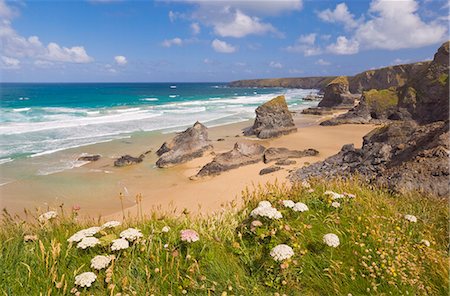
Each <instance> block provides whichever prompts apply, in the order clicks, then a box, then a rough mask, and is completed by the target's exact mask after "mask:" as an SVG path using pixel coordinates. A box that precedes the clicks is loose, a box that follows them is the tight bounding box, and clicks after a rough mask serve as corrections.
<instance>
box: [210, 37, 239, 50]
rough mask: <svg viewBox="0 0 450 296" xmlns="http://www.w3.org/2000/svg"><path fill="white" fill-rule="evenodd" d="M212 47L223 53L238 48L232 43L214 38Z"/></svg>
mask: <svg viewBox="0 0 450 296" xmlns="http://www.w3.org/2000/svg"><path fill="white" fill-rule="evenodd" d="M211 46H212V48H213V49H214V50H215V51H217V52H221V53H233V52H235V51H236V50H237V48H236V47H235V46H232V45H231V44H228V43H226V42H225V41H222V40H219V39H214V40H213V41H212V42H211Z"/></svg>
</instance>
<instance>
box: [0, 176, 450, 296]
mask: <svg viewBox="0 0 450 296" xmlns="http://www.w3.org/2000/svg"><path fill="white" fill-rule="evenodd" d="M329 190H332V191H333V192H327V191H329ZM344 192H348V193H351V194H347V195H343V194H341V193H344ZM325 193H326V194H325ZM352 194H354V195H355V197H353V195H352ZM243 198H244V203H243V207H242V208H237V207H230V209H229V210H227V211H225V212H221V213H220V214H216V215H214V216H211V217H206V218H205V217H190V216H189V214H185V215H183V216H182V217H178V218H173V217H170V216H164V215H157V214H153V215H151V216H149V217H146V218H144V217H141V218H136V219H127V220H126V221H124V222H123V224H122V225H120V226H117V227H115V228H104V229H102V230H100V231H98V232H97V233H96V234H94V236H95V237H97V238H99V241H100V244H98V245H96V246H93V247H90V248H89V247H88V248H86V249H79V248H77V243H69V242H67V239H68V238H69V237H71V236H72V235H73V234H74V233H75V232H77V231H79V230H80V229H83V228H86V227H91V226H99V225H101V223H100V221H95V220H89V221H78V219H77V214H76V213H77V212H76V210H75V211H72V212H70V213H65V212H63V211H61V210H60V211H59V212H58V216H57V217H56V218H52V217H53V215H47V216H45V217H41V219H40V220H41V222H39V221H38V220H39V219H36V218H33V215H31V214H30V213H28V217H27V219H26V220H27V222H25V221H22V220H19V219H18V218H13V217H11V216H10V215H8V214H7V213H6V212H5V213H4V217H3V220H2V227H1V229H0V250H1V252H0V274H1V278H2V281H1V282H0V291H1V293H2V294H3V295H70V294H71V293H72V294H75V295H152V294H153V295H169V294H170V295H184V294H187V295H282V294H286V295H350V294H351V295H407V294H409V295H448V294H449V282H448V281H449V265H448V263H449V256H448V253H447V251H448V250H447V247H448V245H449V237H448V229H447V226H448V219H449V213H448V208H447V202H446V201H443V200H436V199H432V198H427V197H424V196H421V195H420V194H417V193H411V194H404V195H394V194H392V193H389V192H386V191H384V190H380V189H374V188H370V187H367V186H365V185H362V184H361V183H359V182H358V181H345V182H344V181H336V182H334V183H330V182H328V183H321V182H315V183H313V184H312V186H311V188H309V186H308V184H303V186H298V187H293V188H287V187H285V186H282V185H276V184H275V185H267V186H265V187H260V188H257V189H256V190H255V191H253V192H250V191H247V192H244V193H243ZM261 200H267V201H269V202H270V203H271V204H272V206H273V207H275V208H276V209H277V210H278V211H279V213H281V214H282V216H283V217H282V218H281V219H269V218H266V217H251V215H250V213H251V211H252V210H253V209H254V208H255V207H257V205H258V202H259V201H261ZM282 200H292V201H294V202H303V203H304V204H306V205H307V207H308V208H309V210H308V211H304V212H300V211H294V210H293V208H289V207H286V206H285V205H283V204H282V203H281V201H282ZM336 202H338V203H339V206H338V205H337V204H336ZM286 204H287V203H286ZM406 214H408V215H414V216H415V217H417V222H414V219H413V218H411V217H412V216H411V217H409V216H407V218H408V219H409V220H408V219H405V215H406ZM46 217H47V218H49V220H48V221H46ZM43 218H44V219H43ZM255 220H257V221H259V222H254V221H255ZM166 226H169V227H170V229H169V228H168V227H166ZM127 227H134V228H137V229H139V230H140V231H141V232H142V234H143V237H141V238H138V239H136V240H134V241H133V242H130V247H129V248H127V249H124V250H120V251H111V248H110V245H111V241H112V240H114V239H116V238H118V237H119V235H120V233H121V231H123V230H124V229H126V228H127ZM183 229H193V230H195V231H196V232H198V234H199V240H198V241H194V242H187V241H182V239H181V238H180V231H181V230H183ZM128 233H133V231H128ZM327 233H333V234H335V235H337V237H338V238H339V241H340V244H339V245H338V246H337V247H335V248H334V247H331V246H329V245H326V244H324V242H323V236H324V235H325V234H327ZM25 240H27V241H25ZM428 243H429V244H428ZM279 244H286V245H288V246H290V247H291V248H292V250H293V252H294V255H293V256H292V257H290V258H287V259H285V260H283V261H280V262H277V261H275V260H274V258H272V256H271V254H270V252H271V250H272V248H274V247H275V246H277V245H279ZM107 254H109V255H114V257H113V258H112V261H111V263H109V266H108V267H106V269H101V270H99V271H97V270H95V269H93V268H92V267H91V259H92V258H93V257H94V256H96V255H107ZM289 256H290V255H289ZM83 272H94V273H95V274H96V276H97V277H96V280H95V281H94V282H93V283H92V286H91V287H84V288H82V287H80V286H76V285H75V276H76V275H78V274H81V273H83Z"/></svg>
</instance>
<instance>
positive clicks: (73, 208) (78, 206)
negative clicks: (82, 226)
mask: <svg viewBox="0 0 450 296" xmlns="http://www.w3.org/2000/svg"><path fill="white" fill-rule="evenodd" d="M80 209H81V207H80V205H73V206H72V212H78V211H79V210H80Z"/></svg>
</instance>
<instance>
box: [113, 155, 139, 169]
mask: <svg viewBox="0 0 450 296" xmlns="http://www.w3.org/2000/svg"><path fill="white" fill-rule="evenodd" d="M144 157H145V155H144V154H141V155H140V156H139V157H133V156H130V155H128V154H127V155H124V156H121V157H120V158H119V159H117V160H116V161H115V162H114V166H116V167H124V166H129V165H133V164H137V163H140V162H142V161H143V160H144Z"/></svg>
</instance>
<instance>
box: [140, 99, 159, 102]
mask: <svg viewBox="0 0 450 296" xmlns="http://www.w3.org/2000/svg"><path fill="white" fill-rule="evenodd" d="M141 101H149V102H152V101H158V98H143V99H141Z"/></svg>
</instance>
